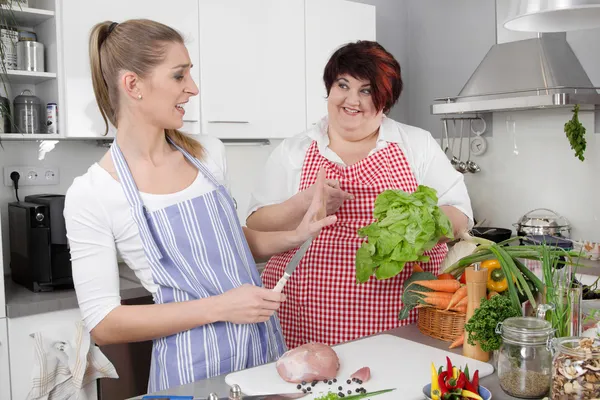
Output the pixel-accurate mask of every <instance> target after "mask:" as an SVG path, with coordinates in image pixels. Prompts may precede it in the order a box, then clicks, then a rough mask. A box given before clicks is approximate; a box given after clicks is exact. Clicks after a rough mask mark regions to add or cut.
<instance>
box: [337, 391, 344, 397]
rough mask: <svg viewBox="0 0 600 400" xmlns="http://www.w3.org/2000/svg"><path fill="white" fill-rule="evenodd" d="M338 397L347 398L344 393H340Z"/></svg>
mask: <svg viewBox="0 0 600 400" xmlns="http://www.w3.org/2000/svg"><path fill="white" fill-rule="evenodd" d="M338 396H340V397H346V395H345V394H344V393H342V392H339V393H338Z"/></svg>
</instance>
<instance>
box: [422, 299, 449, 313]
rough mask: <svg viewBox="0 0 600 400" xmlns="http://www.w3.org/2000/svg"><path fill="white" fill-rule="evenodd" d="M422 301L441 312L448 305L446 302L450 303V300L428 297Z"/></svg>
mask: <svg viewBox="0 0 600 400" xmlns="http://www.w3.org/2000/svg"><path fill="white" fill-rule="evenodd" d="M423 301H424V302H425V303H427V304H429V305H432V306H434V307H435V308H439V309H441V310H443V309H444V308H446V306H447V305H448V301H450V299H446V298H444V297H435V296H428V297H425V298H424V299H423Z"/></svg>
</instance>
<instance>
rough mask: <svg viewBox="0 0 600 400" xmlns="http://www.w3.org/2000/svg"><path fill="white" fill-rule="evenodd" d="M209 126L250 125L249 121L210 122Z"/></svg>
mask: <svg viewBox="0 0 600 400" xmlns="http://www.w3.org/2000/svg"><path fill="white" fill-rule="evenodd" d="M208 123H209V124H249V123H250V122H248V121H208Z"/></svg>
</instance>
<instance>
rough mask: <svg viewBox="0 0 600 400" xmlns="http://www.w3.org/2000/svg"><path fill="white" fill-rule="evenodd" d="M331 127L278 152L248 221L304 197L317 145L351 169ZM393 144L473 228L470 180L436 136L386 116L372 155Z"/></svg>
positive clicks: (320, 127)
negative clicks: (310, 154) (332, 143)
mask: <svg viewBox="0 0 600 400" xmlns="http://www.w3.org/2000/svg"><path fill="white" fill-rule="evenodd" d="M327 127H328V118H327V117H324V118H323V119H321V120H320V121H319V122H318V123H317V124H315V126H314V127H313V128H312V129H309V130H308V131H306V132H303V133H300V134H298V135H296V136H294V137H292V138H289V139H285V140H284V141H283V142H282V143H281V144H280V145H279V146H277V148H275V150H273V152H272V153H271V155H270V157H269V159H268V160H267V162H266V165H265V168H264V172H263V173H262V174H261V175H260V176H259V179H258V182H257V184H256V185H255V190H254V192H253V193H252V196H251V198H250V206H249V209H248V213H247V215H248V216H250V214H252V213H253V212H254V211H256V210H258V209H259V208H261V207H264V206H267V205H271V204H278V203H281V202H283V201H285V200H287V199H289V198H290V197H292V196H293V195H294V194H296V193H297V192H298V189H299V187H300V178H301V176H302V165H303V164H304V158H305V156H306V151H307V150H308V148H309V147H310V145H311V143H312V142H313V140H314V141H316V142H317V147H318V149H319V152H320V153H321V155H323V156H324V157H325V158H326V159H328V160H329V161H332V162H335V163H338V164H340V165H345V164H344V162H343V161H342V159H341V158H340V157H339V156H338V155H337V154H336V153H335V152H334V151H333V150H331V149H330V148H329V147H328V146H329V136H328V135H327ZM388 143H397V144H398V145H399V146H400V149H402V151H403V152H404V156H405V157H406V159H407V161H408V164H409V166H410V168H411V169H412V172H413V174H414V176H415V178H416V180H417V183H418V184H419V185H426V186H429V187H432V188H434V189H435V190H437V194H438V205H449V206H454V207H456V208H457V209H459V210H460V211H462V212H463V213H464V214H465V215H466V216H467V217H468V218H469V228H471V227H472V226H473V211H472V209H471V200H470V198H469V194H468V193H467V187H466V185H465V182H464V177H463V175H462V174H461V173H460V172H458V171H456V170H455V169H454V167H453V166H452V164H450V160H448V157H446V155H445V154H444V152H443V150H442V149H441V148H440V146H439V144H438V143H437V142H436V141H435V139H434V138H433V137H432V136H431V134H430V133H429V132H427V131H425V130H423V129H420V128H417V127H414V126H410V125H405V124H401V123H399V122H396V121H394V120H393V119H391V118H387V117H384V118H383V121H382V123H381V127H380V128H379V136H378V138H377V144H376V146H375V148H374V149H373V150H372V151H371V152H370V153H369V155H371V154H373V153H375V152H376V151H378V150H380V149H382V148H385V147H386V146H387V145H388Z"/></svg>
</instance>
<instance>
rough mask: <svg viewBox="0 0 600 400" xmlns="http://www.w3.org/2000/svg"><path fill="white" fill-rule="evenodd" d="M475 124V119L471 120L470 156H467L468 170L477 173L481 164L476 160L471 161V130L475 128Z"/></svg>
mask: <svg viewBox="0 0 600 400" xmlns="http://www.w3.org/2000/svg"><path fill="white" fill-rule="evenodd" d="M472 125H473V120H469V140H468V142H469V157H468V158H467V163H466V164H467V170H468V171H469V172H471V173H476V172H479V171H481V167H480V166H479V165H477V163H476V162H475V161H471V131H472V130H473V129H472V128H473V127H472Z"/></svg>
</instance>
